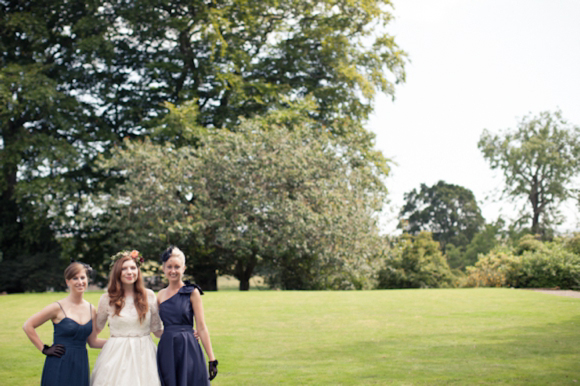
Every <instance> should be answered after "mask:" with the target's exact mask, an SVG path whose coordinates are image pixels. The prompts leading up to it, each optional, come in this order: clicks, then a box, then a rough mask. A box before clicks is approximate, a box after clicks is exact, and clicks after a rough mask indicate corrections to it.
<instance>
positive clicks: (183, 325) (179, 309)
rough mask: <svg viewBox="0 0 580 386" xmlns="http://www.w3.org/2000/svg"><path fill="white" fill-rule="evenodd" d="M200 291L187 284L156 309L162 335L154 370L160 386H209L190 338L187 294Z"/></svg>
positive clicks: (191, 318)
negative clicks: (160, 321)
mask: <svg viewBox="0 0 580 386" xmlns="http://www.w3.org/2000/svg"><path fill="white" fill-rule="evenodd" d="M196 288H197V289H198V290H199V293H200V294H201V295H203V291H202V290H201V287H199V286H198V285H196V284H189V283H187V284H186V285H185V286H183V287H181V288H180V289H179V291H178V292H177V293H176V294H175V295H173V296H172V297H170V298H169V299H167V300H166V301H164V302H163V303H161V304H160V305H159V315H160V316H161V320H162V321H163V326H164V327H165V329H164V330H163V335H162V336H161V340H160V341H159V345H158V347H157V366H158V368H159V378H161V384H162V385H163V386H202V385H209V384H210V382H209V374H208V372H207V367H206V364H205V356H204V354H203V351H202V349H201V346H200V345H199V342H198V341H197V339H195V336H194V335H193V322H194V315H193V307H192V304H191V299H190V296H191V293H192V292H193V291H194V290H195V289H196Z"/></svg>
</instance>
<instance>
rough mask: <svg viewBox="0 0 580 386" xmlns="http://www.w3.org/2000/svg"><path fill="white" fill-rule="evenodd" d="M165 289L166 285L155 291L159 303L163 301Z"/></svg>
mask: <svg viewBox="0 0 580 386" xmlns="http://www.w3.org/2000/svg"><path fill="white" fill-rule="evenodd" d="M166 290H167V287H166V288H162V289H160V290H159V292H157V301H158V302H159V303H163V301H164V300H165V296H166V292H167V291H166Z"/></svg>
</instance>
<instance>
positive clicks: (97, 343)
mask: <svg viewBox="0 0 580 386" xmlns="http://www.w3.org/2000/svg"><path fill="white" fill-rule="evenodd" d="M92 310H93V313H92V316H91V317H92V319H93V332H91V335H89V337H88V338H87V342H88V343H89V347H91V348H103V346H104V345H105V343H107V340H106V339H99V338H97V335H99V333H100V332H101V330H99V329H98V328H97V310H95V308H94V307H93V309H92Z"/></svg>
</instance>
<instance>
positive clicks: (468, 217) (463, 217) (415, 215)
mask: <svg viewBox="0 0 580 386" xmlns="http://www.w3.org/2000/svg"><path fill="white" fill-rule="evenodd" d="M404 197H405V201H406V203H405V205H404V206H403V208H402V209H401V212H400V214H399V217H400V220H401V222H400V225H399V226H400V227H401V228H402V229H403V230H404V231H406V232H408V233H410V234H413V235H417V234H419V233H420V232H422V231H428V232H431V233H432V234H433V240H435V241H438V242H439V243H440V244H441V247H442V248H443V249H445V247H446V245H447V244H449V243H451V244H453V245H455V246H456V247H457V246H466V245H467V244H469V242H470V241H471V239H472V238H473V236H474V235H475V234H476V233H477V232H478V231H479V230H480V229H481V227H482V226H483V224H484V219H483V216H482V215H481V211H480V209H479V206H478V205H477V201H476V200H475V196H474V195H473V193H472V192H471V190H469V189H466V188H464V187H462V186H459V185H453V184H448V183H446V182H444V181H439V182H437V183H436V184H435V185H433V186H427V185H425V184H421V188H420V189H419V190H416V189H413V190H412V191H410V192H408V193H406V194H405V196H404Z"/></svg>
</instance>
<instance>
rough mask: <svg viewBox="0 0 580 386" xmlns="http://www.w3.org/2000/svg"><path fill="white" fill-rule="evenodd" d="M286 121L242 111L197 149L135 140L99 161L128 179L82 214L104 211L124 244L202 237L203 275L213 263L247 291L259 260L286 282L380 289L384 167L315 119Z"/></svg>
mask: <svg viewBox="0 0 580 386" xmlns="http://www.w3.org/2000/svg"><path fill="white" fill-rule="evenodd" d="M274 115H276V114H274ZM277 116H278V117H279V115H277ZM276 121H280V120H279V119H277V118H272V117H266V118H265V119H264V118H263V117H259V118H254V119H249V120H242V124H241V125H240V126H238V128H237V130H236V132H230V131H221V132H214V133H209V134H207V135H205V136H204V137H202V139H201V146H200V147H199V148H197V149H194V148H192V147H185V146H184V147H180V148H178V147H175V146H173V145H171V144H169V143H168V144H166V145H156V144H154V143H152V142H151V141H149V140H146V141H144V142H141V141H138V142H135V141H125V143H124V146H123V147H122V148H121V147H119V148H117V149H115V150H114V151H113V156H112V157H111V158H110V159H103V161H102V164H101V166H102V167H104V168H106V169H107V170H109V172H110V173H113V174H119V175H122V176H123V178H124V182H123V183H121V184H118V185H117V186H116V187H115V188H114V189H113V190H112V191H111V192H110V194H107V195H99V196H96V197H94V198H93V199H91V201H90V202H87V208H86V210H87V212H86V213H84V215H83V216H82V217H86V215H87V214H88V213H91V212H92V213H95V212H96V211H99V212H101V213H102V214H101V215H100V216H95V220H94V221H95V224H98V227H99V229H102V230H103V231H104V232H106V233H108V234H114V235H115V236H114V237H113V238H112V239H111V240H110V242H113V240H118V241H117V243H118V244H122V243H127V244H129V243H132V245H135V244H136V243H142V245H151V243H153V242H154V241H152V239H157V243H158V244H159V243H168V242H171V243H176V242H185V243H188V244H191V245H197V246H198V248H197V250H195V251H190V252H191V253H192V254H194V256H192V257H193V258H194V259H193V260H192V261H193V264H192V265H193V273H194V276H195V275H196V274H197V272H196V271H197V270H198V267H199V266H200V265H201V266H203V265H210V266H212V267H213V271H214V272H215V271H216V269H217V270H219V271H220V272H221V273H224V274H232V275H234V276H235V277H236V278H238V279H239V280H240V289H243V290H247V289H248V288H249V279H250V278H251V277H252V275H254V274H255V272H256V269H261V273H262V274H263V275H265V276H266V278H267V279H268V280H269V282H270V283H271V284H272V285H276V286H279V287H283V288H289V289H315V288H370V287H371V284H372V277H373V272H374V271H375V270H376V269H377V268H378V262H379V260H378V257H379V254H380V253H381V248H380V245H381V243H380V237H379V234H378V227H377V224H376V218H375V214H376V212H377V211H378V210H380V209H381V207H382V203H383V200H384V197H385V194H386V190H385V188H384V185H383V183H382V180H381V179H380V174H381V173H380V171H378V169H377V168H376V166H375V165H374V164H373V163H372V162H371V163H367V164H366V165H365V164H362V163H361V162H360V154H357V153H356V152H355V153H353V152H350V151H349V150H348V149H347V148H346V147H345V145H344V144H342V143H341V142H340V141H336V140H334V139H332V137H331V136H326V135H318V133H316V132H315V131H313V128H315V127H316V125H312V123H313V121H312V120H310V119H305V120H304V121H303V122H302V123H301V124H296V125H293V126H292V130H288V128H287V127H286V126H285V125H280V124H274V122H276ZM282 121H284V120H282ZM111 214H114V216H111ZM94 227H95V225H94V224H92V225H91V226H90V227H89V228H90V229H93V228H94ZM111 229H114V232H111ZM297 274H299V276H301V277H300V280H298V277H297ZM196 280H197V279H196Z"/></svg>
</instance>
